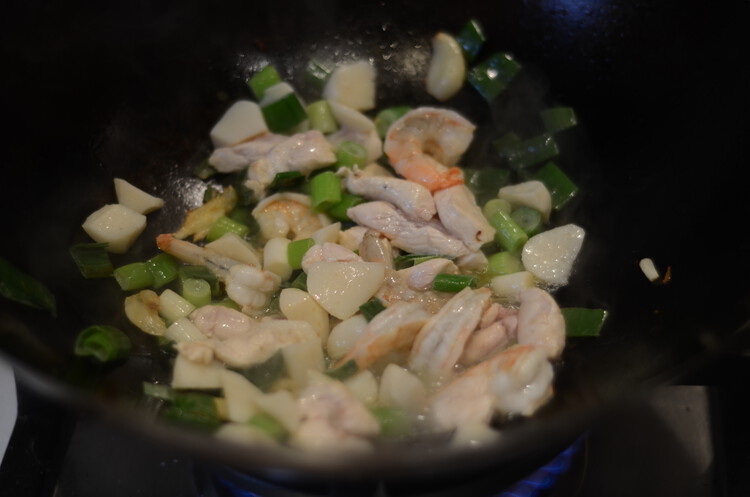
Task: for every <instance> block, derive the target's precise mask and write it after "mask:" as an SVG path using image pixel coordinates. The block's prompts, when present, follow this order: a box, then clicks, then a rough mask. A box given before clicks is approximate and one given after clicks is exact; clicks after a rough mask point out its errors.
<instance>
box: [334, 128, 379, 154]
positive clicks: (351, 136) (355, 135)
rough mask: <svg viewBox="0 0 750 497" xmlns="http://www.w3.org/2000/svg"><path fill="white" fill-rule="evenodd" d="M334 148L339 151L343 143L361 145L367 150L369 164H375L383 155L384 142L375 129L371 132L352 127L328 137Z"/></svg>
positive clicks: (342, 129)
mask: <svg viewBox="0 0 750 497" xmlns="http://www.w3.org/2000/svg"><path fill="white" fill-rule="evenodd" d="M327 138H328V141H329V142H331V145H332V146H333V148H335V149H337V148H338V147H339V146H340V145H341V144H342V143H343V142H345V141H351V142H354V143H359V144H360V145H362V146H363V147H365V150H367V162H368V163H370V162H375V161H376V160H378V159H379V158H380V157H381V156H382V155H383V141H382V140H381V139H380V136H378V132H377V130H376V129H375V128H372V129H370V130H369V131H360V130H358V129H354V128H352V127H347V126H344V127H343V128H341V129H339V130H338V131H336V132H335V133H332V134H330V135H328V136H327Z"/></svg>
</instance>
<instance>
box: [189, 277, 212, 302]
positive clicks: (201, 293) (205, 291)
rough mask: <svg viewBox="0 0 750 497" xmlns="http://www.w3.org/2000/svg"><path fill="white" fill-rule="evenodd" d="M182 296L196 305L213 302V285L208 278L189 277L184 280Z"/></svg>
mask: <svg viewBox="0 0 750 497" xmlns="http://www.w3.org/2000/svg"><path fill="white" fill-rule="evenodd" d="M182 296H183V297H184V298H185V300H187V301H188V302H190V303H191V304H193V305H194V306H195V307H203V306H204V305H208V304H210V303H211V285H210V284H209V283H208V281H206V280H200V279H197V278H188V279H186V280H183V281H182Z"/></svg>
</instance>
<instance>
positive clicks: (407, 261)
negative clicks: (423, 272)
mask: <svg viewBox="0 0 750 497" xmlns="http://www.w3.org/2000/svg"><path fill="white" fill-rule="evenodd" d="M438 257H440V256H439V255H417V254H405V255H399V256H398V257H395V258H394V259H393V265H394V267H395V268H396V269H406V268H408V267H412V266H416V265H417V264H421V263H423V262H425V261H429V260H430V259H436V258H438Z"/></svg>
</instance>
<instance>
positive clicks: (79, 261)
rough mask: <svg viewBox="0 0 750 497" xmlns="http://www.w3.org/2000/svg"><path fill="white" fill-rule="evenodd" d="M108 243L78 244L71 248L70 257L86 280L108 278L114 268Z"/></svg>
mask: <svg viewBox="0 0 750 497" xmlns="http://www.w3.org/2000/svg"><path fill="white" fill-rule="evenodd" d="M107 245H109V244H108V243H78V244H76V245H73V246H72V247H70V256H71V257H72V258H73V262H75V263H76V266H78V270H79V271H80V272H81V274H82V275H83V277H84V278H87V279H91V278H107V277H109V276H112V272H113V271H114V268H113V267H112V261H111V260H110V259H109V252H107Z"/></svg>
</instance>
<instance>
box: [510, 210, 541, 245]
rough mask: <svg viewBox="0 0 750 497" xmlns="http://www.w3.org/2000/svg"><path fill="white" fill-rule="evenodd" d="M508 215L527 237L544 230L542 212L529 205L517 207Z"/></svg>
mask: <svg viewBox="0 0 750 497" xmlns="http://www.w3.org/2000/svg"><path fill="white" fill-rule="evenodd" d="M510 217H511V219H513V220H514V221H515V222H516V224H517V225H518V226H519V227H520V228H521V229H522V230H523V231H524V232H525V233H526V234H527V235H528V236H529V238H531V237H532V236H534V235H536V234H537V233H541V232H542V230H544V224H543V223H542V214H541V213H540V212H539V211H538V210H536V209H533V208H531V207H527V206H522V207H519V208H517V209H516V210H514V211H513V212H512V213H511V214H510Z"/></svg>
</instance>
